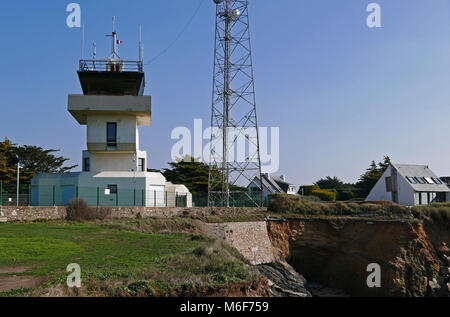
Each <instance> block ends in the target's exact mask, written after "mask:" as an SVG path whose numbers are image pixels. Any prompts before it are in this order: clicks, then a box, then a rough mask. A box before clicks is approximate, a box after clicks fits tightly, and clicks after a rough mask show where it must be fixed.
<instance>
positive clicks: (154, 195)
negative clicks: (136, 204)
mask: <svg viewBox="0 0 450 317" xmlns="http://www.w3.org/2000/svg"><path fill="white" fill-rule="evenodd" d="M153 200H154V207H155V208H156V190H154V191H153Z"/></svg>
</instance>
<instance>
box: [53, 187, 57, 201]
mask: <svg viewBox="0 0 450 317" xmlns="http://www.w3.org/2000/svg"><path fill="white" fill-rule="evenodd" d="M55 187H56V185H53V206H55V205H56V202H55Z"/></svg>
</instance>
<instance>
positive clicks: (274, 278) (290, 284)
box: [257, 261, 312, 297]
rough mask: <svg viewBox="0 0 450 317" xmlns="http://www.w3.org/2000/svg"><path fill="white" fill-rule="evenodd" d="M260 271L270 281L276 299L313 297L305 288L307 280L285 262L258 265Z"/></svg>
mask: <svg viewBox="0 0 450 317" xmlns="http://www.w3.org/2000/svg"><path fill="white" fill-rule="evenodd" d="M257 267H258V270H259V271H260V272H261V273H262V274H263V275H264V276H265V277H267V279H268V280H269V284H270V285H272V286H271V291H272V294H273V296H275V297H312V295H311V293H310V292H309V291H308V290H307V289H306V288H305V285H306V279H305V278H304V277H303V276H301V275H300V274H298V273H297V272H296V271H295V270H294V269H293V268H292V267H291V266H290V265H289V264H287V263H286V262H283V261H277V262H272V263H268V264H261V265H258V266H257Z"/></svg>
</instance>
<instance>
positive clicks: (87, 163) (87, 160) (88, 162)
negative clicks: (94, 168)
mask: <svg viewBox="0 0 450 317" xmlns="http://www.w3.org/2000/svg"><path fill="white" fill-rule="evenodd" d="M83 166H84V169H83V170H84V171H85V172H90V171H91V160H90V158H89V157H85V158H84V159H83Z"/></svg>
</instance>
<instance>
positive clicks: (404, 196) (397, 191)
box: [366, 164, 450, 206]
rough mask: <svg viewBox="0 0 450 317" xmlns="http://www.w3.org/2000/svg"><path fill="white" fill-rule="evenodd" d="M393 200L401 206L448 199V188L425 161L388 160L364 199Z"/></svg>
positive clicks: (449, 193)
mask: <svg viewBox="0 0 450 317" xmlns="http://www.w3.org/2000/svg"><path fill="white" fill-rule="evenodd" d="M380 200H387V201H393V202H396V203H398V204H400V205H404V206H417V205H428V204H430V203H433V202H446V201H449V200H450V188H449V187H448V186H447V185H446V184H445V183H444V182H443V181H442V180H441V179H440V178H439V177H437V176H436V174H435V173H433V171H431V170H430V168H429V167H428V166H426V165H406V164H391V165H390V166H389V167H388V168H387V170H386V172H385V173H384V174H383V176H382V177H381V178H380V180H379V181H378V182H377V184H376V185H375V186H374V188H373V189H372V191H371V192H370V194H369V196H367V198H366V201H380Z"/></svg>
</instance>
